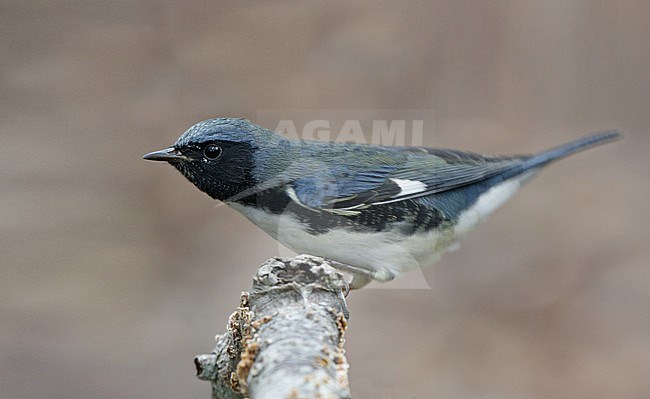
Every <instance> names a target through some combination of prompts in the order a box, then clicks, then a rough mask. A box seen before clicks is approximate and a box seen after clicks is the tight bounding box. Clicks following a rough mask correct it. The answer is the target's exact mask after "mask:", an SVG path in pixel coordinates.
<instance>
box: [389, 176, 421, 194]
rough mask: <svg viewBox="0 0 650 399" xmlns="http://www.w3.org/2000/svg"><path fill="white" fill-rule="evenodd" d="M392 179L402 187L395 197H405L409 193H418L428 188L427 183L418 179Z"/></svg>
mask: <svg viewBox="0 0 650 399" xmlns="http://www.w3.org/2000/svg"><path fill="white" fill-rule="evenodd" d="M390 180H392V181H393V182H395V184H397V185H398V186H399V188H400V192H399V194H397V195H396V196H395V197H404V196H407V195H413V194H418V193H421V192H423V191H426V190H427V185H426V184H424V183H422V182H421V181H418V180H404V179H393V178H391V179H390Z"/></svg>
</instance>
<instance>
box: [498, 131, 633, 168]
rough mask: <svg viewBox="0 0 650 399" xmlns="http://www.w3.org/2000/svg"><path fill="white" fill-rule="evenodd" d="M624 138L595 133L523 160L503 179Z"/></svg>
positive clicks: (606, 133)
mask: <svg viewBox="0 0 650 399" xmlns="http://www.w3.org/2000/svg"><path fill="white" fill-rule="evenodd" d="M622 136H623V134H622V133H621V132H620V131H618V130H608V131H604V132H599V133H594V134H592V135H590V136H587V137H583V138H581V139H578V140H575V141H572V142H569V143H566V144H562V145H561V146H558V147H555V148H551V149H550V150H546V151H543V152H541V153H539V154H536V155H533V156H530V157H528V158H526V159H525V160H523V161H522V162H521V163H520V164H518V165H517V166H516V167H514V168H512V169H511V170H509V171H507V172H505V173H504V174H502V175H501V177H502V178H504V179H507V178H509V177H514V176H517V175H520V174H521V173H524V172H527V171H531V170H536V169H539V168H541V167H542V166H546V165H548V164H550V163H551V162H555V161H557V160H559V159H562V158H565V157H567V156H569V155H572V154H575V153H577V152H580V151H583V150H586V149H588V148H591V147H595V146H598V145H601V144H605V143H609V142H612V141H616V140H618V139H620V138H622Z"/></svg>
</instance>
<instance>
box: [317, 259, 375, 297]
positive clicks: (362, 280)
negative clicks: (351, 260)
mask: <svg viewBox="0 0 650 399" xmlns="http://www.w3.org/2000/svg"><path fill="white" fill-rule="evenodd" d="M326 260H327V261H328V262H329V263H330V264H331V265H332V266H333V267H335V268H337V269H339V270H341V271H344V272H346V273H348V274H350V275H351V276H352V280H351V281H350V283H349V287H350V289H351V290H358V289H359V288H362V287H365V286H366V285H368V284H369V283H370V282H372V280H374V279H375V273H374V272H373V271H370V270H367V269H362V268H360V267H356V266H352V265H348V264H347V263H341V262H338V261H335V260H332V259H326Z"/></svg>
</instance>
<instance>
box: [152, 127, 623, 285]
mask: <svg viewBox="0 0 650 399" xmlns="http://www.w3.org/2000/svg"><path fill="white" fill-rule="evenodd" d="M619 137H620V133H619V132H618V131H615V130H614V131H607V132H603V133H597V134H594V135H591V136H589V137H585V138H583V139H580V140H577V141H574V142H571V143H568V144H565V145H562V146H560V147H556V148H553V149H551V150H548V151H545V152H542V153H540V154H537V155H524V156H505V157H504V156H486V155H479V154H476V153H472V152H465V151H458V150H450V149H439V148H423V147H383V146H373V145H363V144H351V143H332V142H318V141H300V140H290V139H287V138H285V137H283V136H281V135H280V134H278V133H276V132H273V131H271V130H268V129H265V128H263V127H261V126H258V125H255V124H253V123H251V122H250V121H248V120H245V119H238V118H218V119H209V120H205V121H203V122H199V123H197V124H196V125H194V126H192V127H191V128H190V129H189V130H188V131H186V132H185V133H184V134H183V135H182V136H180V137H179V139H178V140H177V141H176V143H175V144H174V145H173V146H172V147H170V148H167V149H164V150H161V151H156V152H152V153H149V154H146V155H145V156H144V159H148V160H152V161H166V162H169V163H170V164H171V165H173V166H174V167H175V168H176V169H178V170H179V171H180V172H181V173H182V174H183V175H184V176H185V177H186V178H187V179H188V180H189V181H191V182H192V183H193V184H194V185H195V186H196V187H197V188H198V189H199V190H201V191H203V192H205V193H207V194H208V195H209V196H210V197H212V198H214V199H217V200H220V201H223V202H225V203H226V204H228V205H230V206H231V207H232V208H234V209H236V210H237V211H239V212H240V213H242V214H243V215H244V216H246V217H247V218H248V219H250V220H251V221H252V222H253V223H255V224H256V225H257V226H259V227H260V228H261V229H262V230H264V231H265V232H267V233H268V234H270V235H271V236H272V237H274V238H275V239H277V240H278V241H280V242H281V243H282V244H284V245H286V246H287V247H289V248H291V249H292V250H294V251H296V252H298V253H307V254H311V255H316V256H321V257H324V258H327V259H330V260H332V261H333V262H334V263H333V265H334V266H336V267H339V268H340V269H342V270H344V271H346V272H348V273H350V274H351V275H352V277H353V278H352V281H351V283H350V287H351V288H360V287H362V286H364V285H366V284H368V283H369V282H370V281H372V280H379V281H388V280H391V279H393V278H395V277H397V276H399V275H400V274H402V273H404V272H406V271H409V270H412V269H414V268H417V267H420V266H426V265H429V264H431V263H433V262H434V261H436V260H437V259H438V258H439V257H440V255H441V254H442V253H443V252H444V251H445V250H446V249H450V248H452V247H453V246H454V245H455V244H456V242H457V240H458V238H460V237H461V236H463V235H464V234H465V233H467V232H468V231H469V230H471V229H473V228H474V227H476V225H477V224H478V223H479V222H481V221H482V220H483V219H484V218H485V217H487V216H488V215H489V214H490V213H492V211H494V210H495V209H496V208H497V207H499V206H500V205H501V204H503V203H504V202H505V201H506V200H508V199H509V198H510V197H511V196H512V195H513V194H514V193H515V192H516V191H517V189H518V188H519V187H520V186H521V184H522V183H523V182H525V181H526V180H527V179H529V178H530V177H531V176H533V175H534V174H535V173H536V172H537V171H538V170H539V169H540V168H542V167H543V166H546V165H548V164H549V163H551V162H553V161H555V160H557V159H560V158H563V157H565V156H567V155H570V154H573V153H575V152H578V151H581V150H583V149H586V148H589V147H592V146H595V145H598V144H602V143H606V142H609V141H612V140H615V139H617V138H619Z"/></svg>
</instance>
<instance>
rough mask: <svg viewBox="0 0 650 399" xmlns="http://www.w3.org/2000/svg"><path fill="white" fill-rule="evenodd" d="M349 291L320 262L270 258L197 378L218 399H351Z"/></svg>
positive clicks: (201, 360) (202, 358) (201, 361)
mask: <svg viewBox="0 0 650 399" xmlns="http://www.w3.org/2000/svg"><path fill="white" fill-rule="evenodd" d="M345 287H346V284H345V282H344V280H343V277H342V276H341V274H340V273H339V272H338V271H337V270H336V269H334V268H332V267H331V266H330V265H329V264H328V263H327V262H326V261H325V260H323V259H322V258H317V257H313V256H308V255H300V256H297V257H295V258H292V259H287V258H273V259H270V260H268V261H267V262H266V263H264V264H263V265H262V266H261V267H260V269H259V270H258V271H257V274H256V275H255V277H254V278H253V289H252V291H251V292H250V294H249V293H246V292H244V293H242V296H241V302H240V305H239V308H238V309H237V310H236V311H235V312H234V313H233V314H232V315H231V316H230V318H229V320H228V327H227V331H226V333H225V334H223V335H218V336H217V337H216V341H217V345H216V347H215V348H214V351H213V352H212V353H211V354H206V355H199V356H197V357H196V358H195V359H194V362H195V364H196V368H197V376H198V377H199V378H200V379H202V380H207V381H211V383H212V397H213V398H214V399H243V398H245V397H250V398H252V399H267V398H268V399H281V398H287V399H298V398H333V399H334V398H350V390H349V385H348V368H349V366H348V362H347V359H346V358H345V349H343V344H344V342H345V339H344V334H345V330H346V328H347V318H348V312H347V306H346V303H345V298H344V296H343V290H344V289H345Z"/></svg>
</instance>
